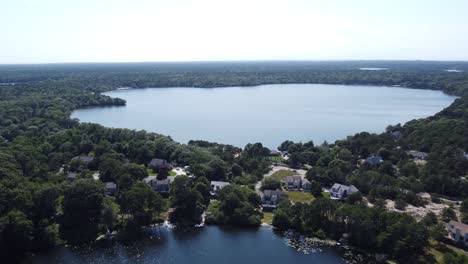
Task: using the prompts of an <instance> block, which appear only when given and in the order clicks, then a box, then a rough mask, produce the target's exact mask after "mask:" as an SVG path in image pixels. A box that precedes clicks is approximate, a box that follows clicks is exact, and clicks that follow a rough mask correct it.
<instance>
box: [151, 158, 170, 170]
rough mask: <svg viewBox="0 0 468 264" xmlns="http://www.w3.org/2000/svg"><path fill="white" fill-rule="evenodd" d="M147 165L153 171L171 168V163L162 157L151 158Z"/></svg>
mask: <svg viewBox="0 0 468 264" xmlns="http://www.w3.org/2000/svg"><path fill="white" fill-rule="evenodd" d="M148 167H150V168H151V169H152V170H153V171H155V172H158V171H160V170H164V171H170V170H172V165H171V164H170V163H169V162H167V160H164V159H152V160H151V161H150V163H148Z"/></svg>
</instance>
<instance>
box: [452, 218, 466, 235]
mask: <svg viewBox="0 0 468 264" xmlns="http://www.w3.org/2000/svg"><path fill="white" fill-rule="evenodd" d="M449 226H453V228H454V229H460V232H461V233H462V234H466V233H468V225H466V224H464V223H461V222H457V221H453V220H450V222H449Z"/></svg>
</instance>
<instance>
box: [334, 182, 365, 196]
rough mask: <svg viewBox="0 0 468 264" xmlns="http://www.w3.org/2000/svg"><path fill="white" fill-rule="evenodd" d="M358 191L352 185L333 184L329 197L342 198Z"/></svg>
mask: <svg viewBox="0 0 468 264" xmlns="http://www.w3.org/2000/svg"><path fill="white" fill-rule="evenodd" d="M356 192H359V190H358V189H357V188H356V186H354V185H343V184H339V183H335V184H333V186H332V187H331V189H330V198H331V199H334V200H343V199H345V198H346V197H348V196H349V195H351V194H353V193H356Z"/></svg>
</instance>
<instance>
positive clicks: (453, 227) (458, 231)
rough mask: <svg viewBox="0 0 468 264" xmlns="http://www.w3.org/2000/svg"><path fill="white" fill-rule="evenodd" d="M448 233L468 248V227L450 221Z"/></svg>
mask: <svg viewBox="0 0 468 264" xmlns="http://www.w3.org/2000/svg"><path fill="white" fill-rule="evenodd" d="M447 231H448V235H449V237H450V238H451V239H453V240H454V241H456V242H457V243H461V244H464V245H465V246H468V225H466V224H464V223H461V222H457V221H453V220H450V222H449V223H448V224H447Z"/></svg>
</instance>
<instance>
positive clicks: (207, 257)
mask: <svg viewBox="0 0 468 264" xmlns="http://www.w3.org/2000/svg"><path fill="white" fill-rule="evenodd" d="M288 241H291V240H288V239H286V238H285V237H284V236H282V235H278V234H276V233H275V232H274V231H273V230H272V229H270V228H266V227H262V228H259V229H229V228H221V227H216V226H209V227H204V228H198V229H188V230H187V229H186V230H168V229H165V228H159V229H157V228H154V229H153V230H152V231H151V234H148V235H146V236H144V237H142V238H141V239H139V240H138V241H135V242H131V243H129V244H127V245H125V244H122V243H118V242H106V243H97V244H92V245H88V246H81V247H75V248H67V247H59V248H57V249H55V250H53V251H52V252H50V253H49V254H46V255H38V256H33V257H29V258H28V259H26V260H25V263H35V264H58V263H64V264H65V263H67V264H71V263H74V264H81V263H83V264H84V263H96V264H110V263H164V264H170V263H172V264H189V263H192V264H248V263H254V264H261V263H268V264H284V263H295V264H306V263H307V264H310V263H321V264H327V263H333V264H340V263H345V261H344V260H343V259H342V254H343V253H342V252H341V250H340V249H339V248H337V247H328V246H310V245H309V246H305V244H304V243H302V242H300V241H297V240H292V241H294V243H293V244H294V245H296V246H295V247H293V246H291V245H288V244H291V243H288ZM297 245H300V246H301V247H300V248H299V247H298V246H297Z"/></svg>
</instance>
